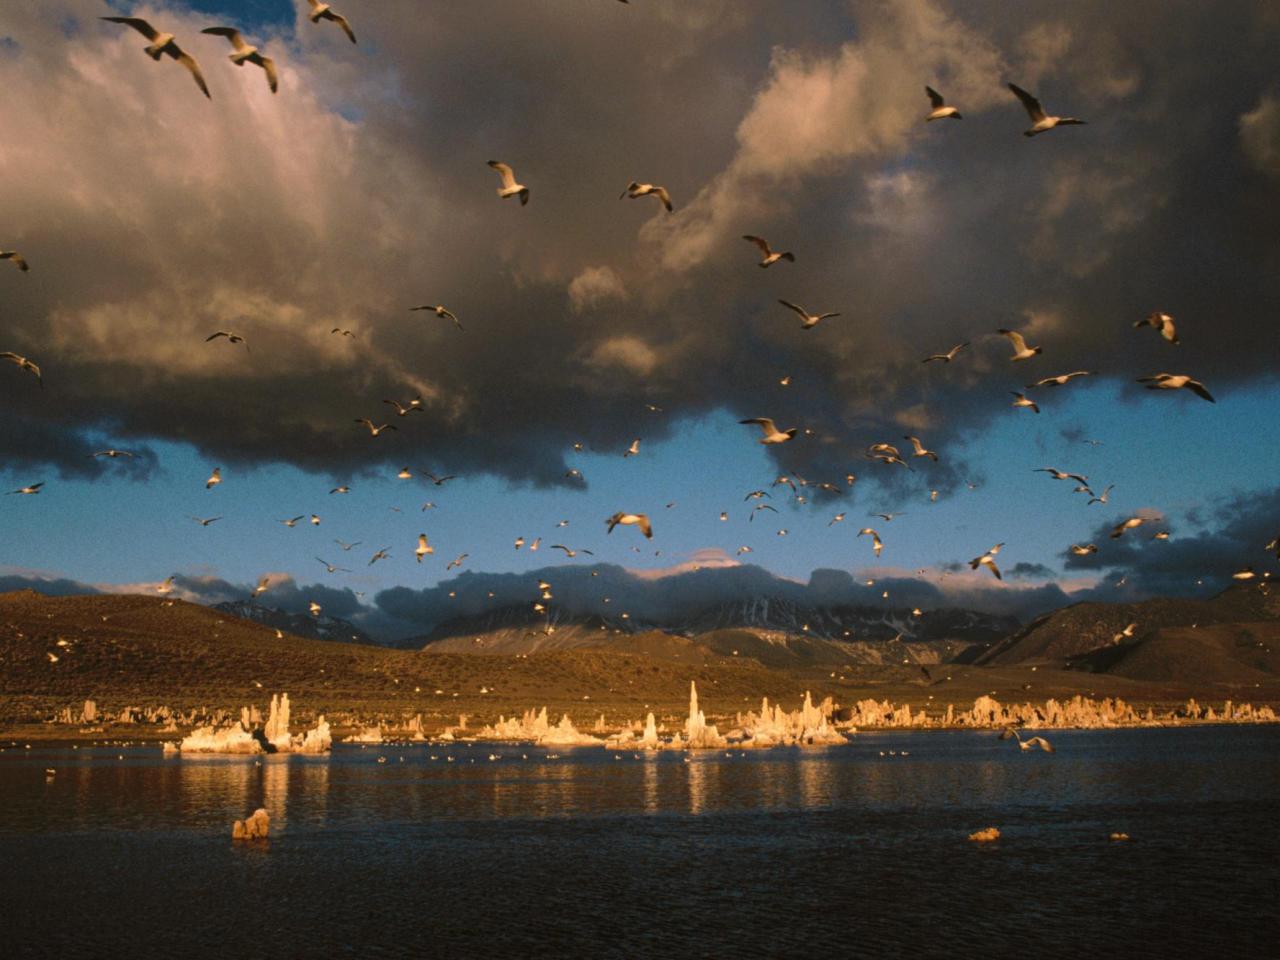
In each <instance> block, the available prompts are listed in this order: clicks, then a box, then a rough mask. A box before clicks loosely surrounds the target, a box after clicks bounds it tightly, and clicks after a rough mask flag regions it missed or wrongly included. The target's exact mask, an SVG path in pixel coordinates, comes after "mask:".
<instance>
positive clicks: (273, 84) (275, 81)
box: [258, 57, 280, 93]
mask: <svg viewBox="0 0 1280 960" xmlns="http://www.w3.org/2000/svg"><path fill="white" fill-rule="evenodd" d="M258 64H259V65H260V66H261V67H262V69H263V70H265V71H267V86H269V87H270V88H271V92H272V93H275V92H276V91H277V90H278V89H280V75H279V74H278V73H276V62H275V61H274V60H272V59H271V58H270V57H258Z"/></svg>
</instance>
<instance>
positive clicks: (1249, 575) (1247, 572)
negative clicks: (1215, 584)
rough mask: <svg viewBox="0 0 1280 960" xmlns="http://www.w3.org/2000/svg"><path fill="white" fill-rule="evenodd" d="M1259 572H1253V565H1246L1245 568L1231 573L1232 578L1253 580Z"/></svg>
mask: <svg viewBox="0 0 1280 960" xmlns="http://www.w3.org/2000/svg"><path fill="white" fill-rule="evenodd" d="M1256 576H1257V574H1256V573H1254V572H1253V567H1245V568H1244V569H1243V570H1237V571H1236V572H1235V573H1233V574H1232V575H1231V579H1232V580H1252V579H1253V578H1254V577H1256Z"/></svg>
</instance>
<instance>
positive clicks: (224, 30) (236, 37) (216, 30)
mask: <svg viewBox="0 0 1280 960" xmlns="http://www.w3.org/2000/svg"><path fill="white" fill-rule="evenodd" d="M200 32H201V33H210V34H213V35H214V36H215V37H226V38H227V39H228V40H230V41H231V45H232V46H233V47H235V48H236V49H237V50H243V49H244V48H245V46H246V44H245V42H244V37H242V36H241V35H240V31H239V30H237V29H236V28H235V27H205V28H204V29H203V30H201V31H200Z"/></svg>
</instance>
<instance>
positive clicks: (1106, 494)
mask: <svg viewBox="0 0 1280 960" xmlns="http://www.w3.org/2000/svg"><path fill="white" fill-rule="evenodd" d="M1114 487H1115V484H1114V483H1108V484H1107V489H1105V490H1103V491H1102V495H1101V496H1097V497H1094V498H1092V499H1091V500H1090V501H1089V503H1088V504H1086V506H1092V505H1093V504H1095V503H1106V502H1107V498H1108V497H1109V496H1110V495H1111V491H1112V489H1113V488H1114Z"/></svg>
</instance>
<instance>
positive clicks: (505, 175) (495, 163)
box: [489, 160, 516, 188]
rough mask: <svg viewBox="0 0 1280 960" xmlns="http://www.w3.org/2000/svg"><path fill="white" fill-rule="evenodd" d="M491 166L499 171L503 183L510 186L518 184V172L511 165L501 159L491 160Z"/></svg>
mask: <svg viewBox="0 0 1280 960" xmlns="http://www.w3.org/2000/svg"><path fill="white" fill-rule="evenodd" d="M489 166H491V167H493V169H495V170H497V171H498V176H500V177H502V185H503V186H504V187H507V188H510V187H514V186H515V185H516V173H515V171H514V170H512V169H511V168H510V167H509V166H507V165H506V164H505V163H503V162H502V161H500V160H490V161H489Z"/></svg>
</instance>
